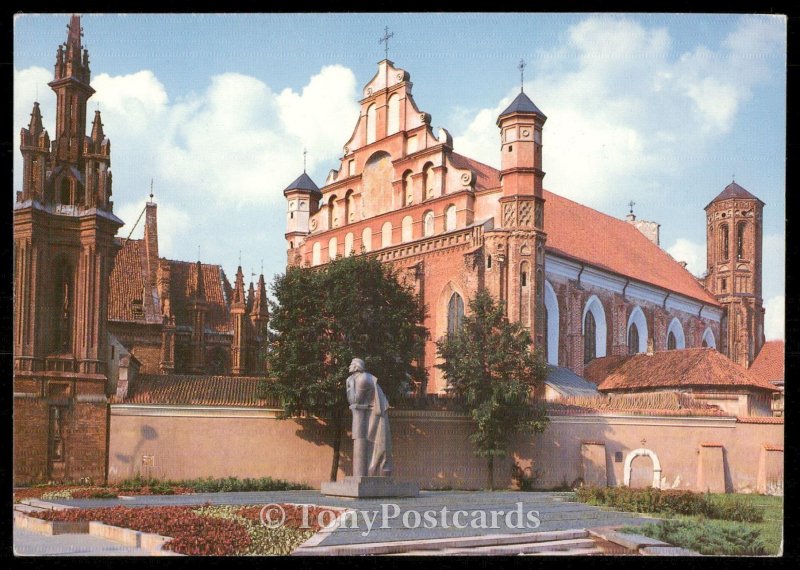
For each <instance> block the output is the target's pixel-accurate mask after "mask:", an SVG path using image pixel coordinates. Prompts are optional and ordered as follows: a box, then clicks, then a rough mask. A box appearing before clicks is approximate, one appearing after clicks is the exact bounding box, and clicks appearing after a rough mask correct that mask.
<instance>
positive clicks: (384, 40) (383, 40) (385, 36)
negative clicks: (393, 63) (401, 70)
mask: <svg viewBox="0 0 800 570" xmlns="http://www.w3.org/2000/svg"><path fill="white" fill-rule="evenodd" d="M393 37H394V32H392V33H389V26H386V28H384V30H383V37H382V38H381V39H380V40H378V43H380V44H384V43H385V44H386V46H385V47H384V54H385V59H389V38H393Z"/></svg>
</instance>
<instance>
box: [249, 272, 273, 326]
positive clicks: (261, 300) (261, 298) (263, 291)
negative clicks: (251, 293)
mask: <svg viewBox="0 0 800 570" xmlns="http://www.w3.org/2000/svg"><path fill="white" fill-rule="evenodd" d="M252 313H253V314H254V315H258V316H261V317H266V316H267V315H268V314H269V306H268V303H267V285H266V284H265V283H264V274H263V273H262V274H261V275H259V276H258V288H257V289H256V295H255V299H254V301H253V310H252Z"/></svg>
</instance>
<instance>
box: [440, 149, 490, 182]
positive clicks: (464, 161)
mask: <svg viewBox="0 0 800 570" xmlns="http://www.w3.org/2000/svg"><path fill="white" fill-rule="evenodd" d="M450 162H451V163H452V164H453V166H455V167H456V168H469V169H470V170H474V171H475V189H476V190H488V189H490V188H497V187H499V186H500V172H499V171H498V170H497V169H496V168H492V167H491V166H489V165H488V164H484V163H482V162H478V161H477V160H475V159H473V158H467V157H466V156H464V155H463V154H458V153H457V152H453V153H450Z"/></svg>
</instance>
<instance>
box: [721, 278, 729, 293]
mask: <svg viewBox="0 0 800 570" xmlns="http://www.w3.org/2000/svg"><path fill="white" fill-rule="evenodd" d="M722 290H723V291H727V290H728V278H727V277H723V278H722Z"/></svg>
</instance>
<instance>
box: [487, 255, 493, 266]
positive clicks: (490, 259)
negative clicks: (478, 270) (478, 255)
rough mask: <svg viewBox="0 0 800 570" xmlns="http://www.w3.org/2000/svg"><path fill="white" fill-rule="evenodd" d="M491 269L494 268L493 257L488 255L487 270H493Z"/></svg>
mask: <svg viewBox="0 0 800 570" xmlns="http://www.w3.org/2000/svg"><path fill="white" fill-rule="evenodd" d="M491 268H492V256H491V255H488V256H486V269H491Z"/></svg>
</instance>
